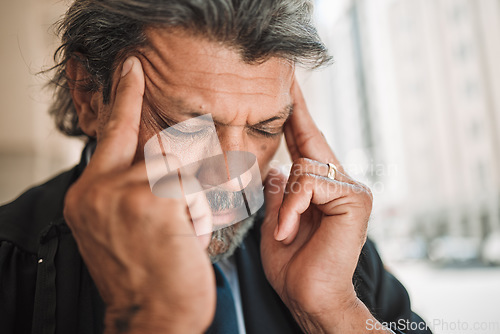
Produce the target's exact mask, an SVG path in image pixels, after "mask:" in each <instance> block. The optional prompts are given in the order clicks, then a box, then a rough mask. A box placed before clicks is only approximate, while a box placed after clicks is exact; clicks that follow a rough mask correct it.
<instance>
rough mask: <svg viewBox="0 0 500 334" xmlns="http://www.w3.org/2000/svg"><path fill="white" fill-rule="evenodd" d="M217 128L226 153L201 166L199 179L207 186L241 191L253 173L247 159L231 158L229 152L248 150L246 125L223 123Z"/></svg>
mask: <svg viewBox="0 0 500 334" xmlns="http://www.w3.org/2000/svg"><path fill="white" fill-rule="evenodd" d="M216 128H217V136H218V138H219V142H220V145H221V148H222V152H223V154H224V155H223V156H221V157H220V158H218V159H212V161H211V162H210V163H207V164H203V165H202V166H200V170H199V172H198V175H197V176H198V179H199V181H200V183H201V184H202V185H203V186H204V187H206V188H211V187H217V188H219V189H221V190H225V191H232V192H237V191H240V190H242V189H244V188H245V187H246V186H247V185H248V184H249V183H250V181H251V178H252V175H251V173H250V171H248V168H247V166H246V165H248V163H247V161H244V160H241V159H234V158H231V157H230V156H229V155H228V154H227V152H229V151H247V150H248V146H247V138H246V133H245V127H244V126H236V125H222V126H217V127H216Z"/></svg>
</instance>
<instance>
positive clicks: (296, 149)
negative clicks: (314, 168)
mask: <svg viewBox="0 0 500 334" xmlns="http://www.w3.org/2000/svg"><path fill="white" fill-rule="evenodd" d="M292 98H293V100H294V108H293V113H292V116H290V119H289V120H288V122H287V127H290V130H286V131H288V135H287V136H286V137H285V138H286V140H287V144H288V147H289V150H290V146H292V150H293V152H290V154H293V155H295V158H294V157H293V156H292V159H296V158H298V157H305V158H310V159H313V160H317V161H321V162H325V163H328V162H331V163H334V164H335V165H336V166H337V167H338V168H339V169H340V170H342V167H341V166H340V164H339V162H338V160H337V158H336V157H335V154H334V153H333V151H332V150H331V148H330V146H329V145H328V142H327V141H326V139H325V137H324V136H323V134H322V133H321V131H320V130H319V129H318V127H317V126H316V124H315V123H314V121H313V119H312V117H311V114H310V113H309V111H308V109H307V105H306V102H305V100H304V96H303V95H302V91H301V89H300V86H299V84H298V82H297V81H295V82H294V84H293V87H292ZM286 134H287V132H285V135H286ZM292 140H293V145H292Z"/></svg>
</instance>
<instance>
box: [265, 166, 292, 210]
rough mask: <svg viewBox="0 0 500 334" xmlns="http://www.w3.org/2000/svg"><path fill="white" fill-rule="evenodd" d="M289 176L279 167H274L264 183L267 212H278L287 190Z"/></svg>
mask: <svg viewBox="0 0 500 334" xmlns="http://www.w3.org/2000/svg"><path fill="white" fill-rule="evenodd" d="M286 182H287V178H286V176H285V175H283V174H282V173H281V172H280V171H279V170H278V169H276V168H272V169H271V170H270V171H269V173H268V175H267V178H266V180H265V183H264V203H266V212H275V211H276V212H277V211H278V209H279V207H280V205H281V202H282V201H283V194H284V192H285V186H286Z"/></svg>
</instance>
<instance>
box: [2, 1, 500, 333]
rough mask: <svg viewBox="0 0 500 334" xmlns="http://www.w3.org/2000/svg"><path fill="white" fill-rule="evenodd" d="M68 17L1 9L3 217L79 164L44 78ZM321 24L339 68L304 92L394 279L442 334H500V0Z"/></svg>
mask: <svg viewBox="0 0 500 334" xmlns="http://www.w3.org/2000/svg"><path fill="white" fill-rule="evenodd" d="M67 5H68V2H66V1H54V0H18V1H15V2H11V1H5V0H4V1H2V2H1V4H0V13H1V20H0V55H1V56H0V59H1V63H0V64H1V65H0V66H1V70H2V76H1V77H0V203H3V202H7V201H9V200H11V199H13V198H14V197H15V196H16V195H18V194H19V193H20V192H22V191H23V190H24V189H26V188H27V187H29V186H30V185H32V184H34V183H37V182H41V181H43V180H45V179H47V178H48V177H49V176H51V175H53V174H55V173H57V172H59V171H61V170H63V169H65V168H68V167H70V166H72V165H74V164H75V163H76V162H77V161H78V159H79V155H80V149H81V147H82V143H81V142H79V141H78V140H75V139H67V138H64V137H63V136H62V135H60V134H58V133H57V131H56V130H55V129H54V127H53V124H52V121H51V119H50V118H49V117H48V115H47V113H46V110H47V106H48V104H49V103H50V99H51V95H50V94H51V92H50V91H48V90H44V89H43V85H44V84H45V82H46V79H47V78H46V77H44V76H43V75H38V76H37V75H36V73H37V72H38V71H40V70H42V69H45V68H48V67H49V66H50V65H51V64H52V58H51V57H52V52H53V50H54V49H55V48H56V47H57V43H58V39H57V38H56V37H55V36H54V34H53V32H52V30H51V24H52V23H53V22H55V21H56V20H57V18H58V17H59V16H60V15H61V13H63V12H64V10H65V9H66V8H67ZM315 15H316V18H315V19H316V22H317V26H318V29H319V31H320V34H321V35H322V38H323V40H324V41H325V42H326V44H327V45H328V47H329V49H330V51H331V54H332V55H333V56H334V60H335V63H334V65H333V66H331V67H329V68H326V69H322V70H320V71H314V72H304V71H302V72H301V73H300V81H301V83H302V88H303V90H304V93H305V95H306V100H307V103H308V105H309V109H310V111H311V113H312V114H313V116H314V118H315V120H316V121H317V123H318V125H319V126H320V128H321V130H322V131H323V132H324V134H325V136H326V137H327V139H328V141H329V143H330V144H331V146H332V147H333V148H334V150H335V152H336V153H337V155H338V157H339V159H340V160H341V162H342V163H343V165H344V166H345V167H346V169H347V170H348V171H349V173H350V174H351V175H352V176H354V177H355V178H357V179H359V180H361V181H363V182H365V183H367V184H368V185H370V186H371V188H372V190H373V192H374V195H375V207H374V212H373V216H372V220H371V223H370V227H369V235H370V236H371V237H372V238H373V239H375V240H376V241H377V244H378V247H379V250H380V252H381V254H382V257H383V259H384V261H385V262H386V265H387V267H388V269H389V270H391V271H393V272H394V273H395V274H396V275H397V276H398V277H399V278H400V279H401V280H402V281H403V283H404V284H405V286H406V287H407V289H408V290H409V292H410V295H411V298H412V301H413V305H414V308H415V310H416V311H417V312H418V313H420V314H421V315H422V316H423V317H424V318H425V319H426V320H427V321H428V322H429V324H430V326H431V327H433V329H434V332H435V333H488V334H489V333H500V307H499V306H498V305H497V304H498V303H499V302H498V301H499V300H500V267H499V265H500V131H499V130H500V61H499V60H500V0H318V1H316V10H315ZM277 159H278V161H279V162H280V163H285V162H286V152H285V151H284V150H282V151H281V152H280V153H279V154H278V155H277Z"/></svg>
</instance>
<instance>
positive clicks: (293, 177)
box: [285, 158, 357, 193]
mask: <svg viewBox="0 0 500 334" xmlns="http://www.w3.org/2000/svg"><path fill="white" fill-rule="evenodd" d="M335 167H336V166H335ZM329 172H330V166H329V165H328V164H326V163H324V162H320V161H316V160H312V159H308V158H299V159H296V160H294V162H293V164H292V168H291V169H290V175H289V177H288V182H287V187H286V190H285V193H288V192H289V191H290V185H292V184H294V182H296V181H297V179H298V178H299V177H300V176H301V175H304V174H315V175H318V176H323V177H328V174H329ZM334 175H335V178H334V179H335V180H336V181H340V182H346V183H350V184H357V182H356V181H354V180H353V179H352V178H350V177H349V176H348V175H346V174H343V173H342V172H340V171H339V170H338V169H337V170H336V172H335V174H334Z"/></svg>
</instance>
